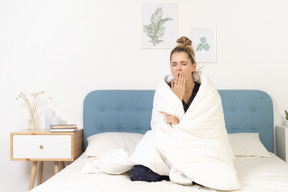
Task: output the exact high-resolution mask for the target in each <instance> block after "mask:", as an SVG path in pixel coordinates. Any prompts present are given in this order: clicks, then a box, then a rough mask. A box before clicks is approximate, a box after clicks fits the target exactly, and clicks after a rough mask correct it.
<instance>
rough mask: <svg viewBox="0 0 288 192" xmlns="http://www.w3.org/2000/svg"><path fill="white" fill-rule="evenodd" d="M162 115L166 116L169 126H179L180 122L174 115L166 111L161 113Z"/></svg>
mask: <svg viewBox="0 0 288 192" xmlns="http://www.w3.org/2000/svg"><path fill="white" fill-rule="evenodd" d="M160 113H161V114H163V115H165V116H166V122H167V124H169V125H177V124H178V123H179V120H178V119H177V117H175V116H174V115H172V114H169V113H166V112H164V111H160Z"/></svg>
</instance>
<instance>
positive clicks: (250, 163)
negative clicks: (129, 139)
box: [30, 153, 288, 192]
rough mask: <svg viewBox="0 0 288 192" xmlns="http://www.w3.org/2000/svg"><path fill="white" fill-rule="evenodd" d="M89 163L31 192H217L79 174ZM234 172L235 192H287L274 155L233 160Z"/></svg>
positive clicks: (80, 162) (286, 175)
mask: <svg viewBox="0 0 288 192" xmlns="http://www.w3.org/2000/svg"><path fill="white" fill-rule="evenodd" d="M90 159H91V158H88V157H87V156H86V155H85V154H83V155H82V156H81V157H79V158H78V159H77V160H76V161H75V162H73V163H72V164H71V165H69V166H67V167H66V168H65V169H64V170H62V171H60V172H59V173H58V174H56V175H55V176H53V177H52V178H51V179H49V180H47V181H45V182H44V183H43V184H41V185H39V186H38V187H35V188H34V189H32V190H31V191H30V192H51V191H53V192H64V191H65V192H66V191H69V192H79V191H81V192H95V191H105V192H115V191H120V192H123V191H127V192H128V191H131V192H132V191H133V192H147V191H149V192H159V191H165V192H178V191H181V192H216V190H213V189H208V188H205V187H201V186H199V185H192V186H191V185H188V186H187V185H186V186H184V185H178V184H174V183H172V182H169V181H161V182H152V183H149V182H141V181H137V182H131V181H130V179H129V173H125V174H121V175H109V174H104V173H99V174H81V173H80V172H81V170H82V168H83V166H84V165H86V164H87V162H89V160H90ZM235 168H236V170H237V172H238V177H239V183H240V189H239V190H236V191H235V192H271V191H273V192H287V189H288V166H287V163H286V162H284V161H282V160H280V159H279V158H278V157H276V156H275V155H274V154H273V153H271V157H270V158H262V157H236V159H235Z"/></svg>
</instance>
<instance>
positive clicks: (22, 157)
mask: <svg viewBox="0 0 288 192" xmlns="http://www.w3.org/2000/svg"><path fill="white" fill-rule="evenodd" d="M82 143H83V129H79V130H78V131H76V132H61V133H58V132H57V133H51V132H49V130H44V129H37V130H35V131H29V130H24V131H19V132H12V133H10V159H11V160H12V161H33V165H32V169H31V176H30V185H29V190H30V189H32V188H33V187H34V180H35V175H36V169H37V163H38V162H39V169H38V171H39V172H38V185H39V184H41V183H42V175H43V162H44V161H54V173H55V174H56V173H58V171H59V164H60V165H61V167H62V168H64V161H74V160H75V159H77V158H78V157H79V156H80V155H81V153H82ZM61 167H60V168H61Z"/></svg>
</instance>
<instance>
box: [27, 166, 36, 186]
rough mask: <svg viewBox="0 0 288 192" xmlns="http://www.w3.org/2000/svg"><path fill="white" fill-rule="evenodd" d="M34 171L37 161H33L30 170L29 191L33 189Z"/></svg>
mask: <svg viewBox="0 0 288 192" xmlns="http://www.w3.org/2000/svg"><path fill="white" fill-rule="evenodd" d="M36 169H37V161H33V164H32V169H31V175H30V185H29V190H30V189H33V187H34V180H35V175H36Z"/></svg>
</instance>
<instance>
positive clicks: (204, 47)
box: [196, 36, 210, 51]
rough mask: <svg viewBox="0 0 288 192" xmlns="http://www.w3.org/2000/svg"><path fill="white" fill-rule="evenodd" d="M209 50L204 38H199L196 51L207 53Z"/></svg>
mask: <svg viewBox="0 0 288 192" xmlns="http://www.w3.org/2000/svg"><path fill="white" fill-rule="evenodd" d="M209 49H210V45H209V44H208V43H207V39H206V37H205V36H204V37H201V38H200V43H199V44H198V45H197V47H196V51H202V50H205V51H208V50H209Z"/></svg>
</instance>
